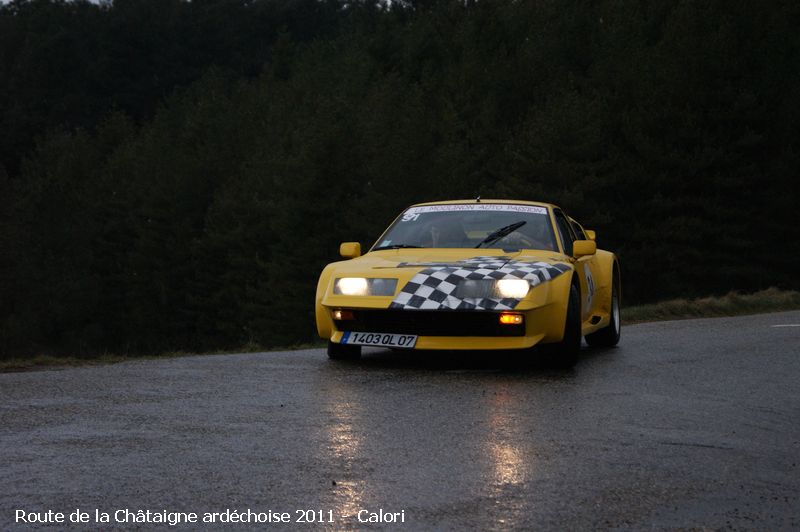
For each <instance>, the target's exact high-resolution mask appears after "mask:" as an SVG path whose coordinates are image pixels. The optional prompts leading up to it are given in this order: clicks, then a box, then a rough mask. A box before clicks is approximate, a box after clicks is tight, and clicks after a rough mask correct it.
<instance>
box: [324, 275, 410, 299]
mask: <svg viewBox="0 0 800 532" xmlns="http://www.w3.org/2000/svg"><path fill="white" fill-rule="evenodd" d="M396 289H397V279H366V278H364V277H342V278H340V279H336V283H334V285H333V293H334V294H340V295H343V296H393V295H394V292H395V290H396Z"/></svg>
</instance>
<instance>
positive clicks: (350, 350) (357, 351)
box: [328, 340, 361, 360]
mask: <svg viewBox="0 0 800 532" xmlns="http://www.w3.org/2000/svg"><path fill="white" fill-rule="evenodd" d="M328 358H330V359H331V360H358V359H359V358H361V346H360V345H344V344H337V343H334V342H331V341H330V340H328Z"/></svg>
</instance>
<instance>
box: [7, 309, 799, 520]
mask: <svg viewBox="0 0 800 532" xmlns="http://www.w3.org/2000/svg"><path fill="white" fill-rule="evenodd" d="M789 324H800V312H790V313H781V314H768V315H761V316H750V317H741V318H725V319H712V320H692V321H681V322H663V323H652V324H643V325H637V326H632V327H627V328H625V329H623V340H622V343H621V345H620V346H619V347H618V348H616V349H611V350H605V351H600V350H590V349H588V348H585V349H584V350H583V353H582V357H581V360H580V362H579V363H578V365H577V367H576V368H575V369H574V370H572V371H556V370H550V369H547V368H545V367H540V366H538V365H537V364H535V363H531V362H530V361H529V360H527V359H522V358H519V357H509V356H501V355H498V354H492V353H488V354H481V355H478V356H465V355H463V354H441V353H439V354H436V353H433V354H430V353H429V354H425V353H409V354H398V353H393V352H387V351H379V350H376V351H371V352H368V353H367V355H366V356H365V357H364V359H363V360H362V361H360V362H356V363H334V362H330V361H328V360H327V358H326V356H325V354H324V353H323V351H321V350H307V351H295V352H280V353H255V354H240V355H218V356H201V357H185V358H175V359H167V360H142V361H133V362H128V363H122V364H116V365H108V366H100V367H83V368H72V369H59V370H49V371H36V372H24V373H5V374H0V449H1V450H2V466H0V529H4V530H5V529H21V530H26V529H31V528H33V527H32V526H30V525H20V524H15V523H14V516H15V514H14V511H15V510H17V509H22V510H26V511H28V512H43V511H46V510H55V511H61V512H64V513H65V514H69V512H71V511H74V510H75V509H76V508H80V509H81V510H85V511H89V512H91V515H92V520H93V518H94V509H99V510H101V511H104V512H108V513H109V514H110V515H111V519H112V523H111V525H102V526H101V525H94V524H92V523H91V521H90V524H88V525H81V526H77V525H75V526H74V527H75V528H103V529H108V528H115V527H119V528H134V527H135V526H136V525H133V524H131V523H128V524H126V525H120V524H118V525H114V524H113V518H114V511H116V510H120V509H126V508H127V509H129V510H131V511H132V512H136V511H137V510H139V509H142V510H151V511H162V510H168V511H183V512H196V513H198V514H200V516H201V517H200V518H202V514H203V513H204V512H219V511H225V510H226V509H228V508H229V509H235V510H239V511H243V510H247V509H248V508H249V509H250V510H252V511H254V512H269V511H272V512H289V513H290V514H291V518H292V519H295V518H296V517H297V516H298V515H299V514H297V513H295V512H296V510H322V511H323V512H324V513H323V516H324V518H325V519H326V520H327V519H328V517H329V516H330V515H332V516H333V521H334V523H332V524H327V525H325V526H326V527H327V528H334V529H338V528H353V527H360V526H362V525H360V524H359V522H358V519H357V512H358V511H359V510H362V509H364V510H368V511H369V512H378V511H379V510H383V511H384V512H400V511H403V512H404V514H403V515H404V518H405V522H404V523H402V524H399V525H383V526H385V527H388V528H392V527H395V528H404V529H407V530H420V529H458V528H462V527H468V528H471V529H498V530H499V529H513V528H517V529H518V528H528V529H529V528H534V529H540V530H541V529H544V530H547V529H551V530H565V529H593V528H616V529H651V528H656V529H663V528H667V529H674V528H684V527H685V528H694V527H697V528H705V527H708V528H713V529H718V528H727V527H731V528H736V529H741V528H745V529H759V530H777V529H786V530H789V529H798V528H800V467H798V462H800V327H773V325H789ZM329 512H330V513H329ZM362 516H364V517H367V514H362ZM250 526H251V527H253V528H261V529H269V528H283V529H295V528H305V527H307V526H308V525H299V524H296V523H295V524H284V525H279V524H271V525H270V524H266V525H259V526H255V525H250ZM364 526H367V525H364ZM246 527H247V525H227V528H229V529H233V528H237V529H238V528H246ZM70 528H72V527H71V525H69V524H63V525H57V526H55V527H53V529H70ZM142 528H145V529H152V528H158V527H156V526H149V525H144V526H142ZM162 528H164V529H166V528H168V527H162ZM196 528H198V525H185V526H176V527H172V528H170V529H171V530H176V529H183V530H191V529H196ZM214 528H220V525H216V526H214Z"/></svg>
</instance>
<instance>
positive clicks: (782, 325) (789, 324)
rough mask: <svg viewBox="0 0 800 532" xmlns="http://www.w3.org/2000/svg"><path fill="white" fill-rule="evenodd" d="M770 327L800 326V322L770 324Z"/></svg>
mask: <svg viewBox="0 0 800 532" xmlns="http://www.w3.org/2000/svg"><path fill="white" fill-rule="evenodd" d="M770 327H800V323H782V324H780V325H770Z"/></svg>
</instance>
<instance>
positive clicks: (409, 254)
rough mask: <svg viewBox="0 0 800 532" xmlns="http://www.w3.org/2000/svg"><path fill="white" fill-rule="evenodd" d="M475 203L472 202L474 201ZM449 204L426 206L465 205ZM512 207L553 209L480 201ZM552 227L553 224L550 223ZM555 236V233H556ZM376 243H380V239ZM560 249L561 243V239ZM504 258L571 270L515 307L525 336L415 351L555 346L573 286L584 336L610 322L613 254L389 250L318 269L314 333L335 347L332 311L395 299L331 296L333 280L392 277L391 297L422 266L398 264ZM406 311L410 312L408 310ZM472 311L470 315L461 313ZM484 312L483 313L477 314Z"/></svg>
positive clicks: (459, 340)
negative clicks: (578, 255)
mask: <svg viewBox="0 0 800 532" xmlns="http://www.w3.org/2000/svg"><path fill="white" fill-rule="evenodd" d="M472 201H473V202H474V200H472ZM468 202H469V201H452V202H436V203H425V204H420V205H437V204H447V203H454V204H460V203H468ZM493 202H496V203H504V204H508V203H514V204H525V205H536V206H544V207H547V208H548V209H549V211H550V217H551V219H552V218H553V210H552V208H553V206H552V205H549V204H545V203H534V202H523V201H507V200H482V203H493ZM551 223H554V221H551ZM557 234H558V233H557V232H556V235H557ZM379 241H380V240H379ZM559 246H560V249H564V248H563V244H562V243H561V242H560V239H559ZM492 255H497V256H502V257H509V258H510V259H512V260H517V261H530V262H548V263H561V264H568V265H570V266H571V268H572V269H571V270H569V271H567V272H565V273H563V274H561V275H558V276H557V277H555V278H554V279H552V280H550V281H546V282H542V283H540V284H538V285H536V286H534V287H532V288H531V290H530V291H529V293H528V295H527V296H526V297H525V298H524V299H522V300H521V301H520V302H519V304H518V305H517V306H516V307H515V308H514V310H513V311H514V312H520V313H522V314H524V317H525V334H524V336H513V337H511V336H509V337H496V336H492V337H481V336H468V335H464V336H419V337H418V339H417V343H416V346H415V349H447V350H484V349H491V350H493V349H526V348H530V347H532V346H534V345H536V344H539V343H552V342H559V341H561V340H562V338H563V334H564V323H565V319H566V314H567V306H568V298H569V291H570V285H571V283H572V282H573V280H574V282H576V283H577V284H578V285H579V287H580V293H581V296H582V297H581V301H582V308H581V310H582V312H581V320H582V333H583V334H584V335H586V334H589V333H592V332H595V331H597V330H599V329H601V328H603V327H605V326H607V325H608V324H609V320H610V311H611V285H612V275H613V274H614V264H615V261H616V257H615V256H614V255H613V253H610V252H607V251H603V250H598V251H597V252H596V253H595V254H594V255H592V256H588V257H582V258H580V259H577V260H576V259H574V258H572V257H569V256H567V255H565V254H563V253H562V252H560V251H544V250H526V249H523V250H520V251H515V252H505V251H503V250H502V249H492V248H480V249H472V248H469V249H463V248H459V249H450V248H422V249H390V250H379V251H372V252H368V253H366V254H365V255H363V256H360V257H357V258H354V259H350V260H343V261H338V262H334V263H331V264H329V265H328V266H326V267H325V269H324V270H323V271H322V273H321V275H320V278H319V282H318V284H317V292H316V301H315V311H316V323H317V331H318V332H319V335H320V337H321V338H323V339H325V340H331V341H332V342H334V343H339V342H340V340H341V338H342V334H343V331H339V330H336V327H335V325H334V321H333V319H332V316H331V313H332V312H333V310H335V309H386V308H388V307H389V305H390V304H391V303H392V301H393V299H394V296H346V295H341V294H334V286H333V285H334V282H335V280H336V279H338V278H341V277H365V278H394V279H397V280H398V282H397V288H396V291H395V294H396V293H397V292H398V291H400V290H401V289H402V287H403V286H405V284H406V283H407V282H408V281H409V280H410V279H411V278H412V277H414V275H415V274H416V273H418V272H419V271H420V270H422V269H424V267H425V266H418V267H408V266H404V267H398V264H400V263H429V262H456V261H460V260H466V259H470V258H473V257H476V256H481V257H486V256H492ZM587 269H588V270H589V271H590V272H591V277H592V278H593V283H591V284H593V289H594V290H593V294H592V296H591V297H590V298H589V297H586V296H587V294H588V291H589V290H590V288H591V286H590V283H589V282H587V279H586V275H585V274H584V272H585V271H586V270H587ZM407 312H414V311H413V310H409V311H407ZM464 312H472V311H464ZM479 312H486V311H479Z"/></svg>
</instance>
